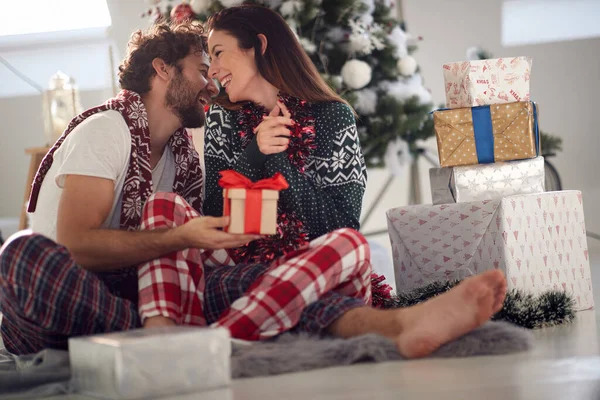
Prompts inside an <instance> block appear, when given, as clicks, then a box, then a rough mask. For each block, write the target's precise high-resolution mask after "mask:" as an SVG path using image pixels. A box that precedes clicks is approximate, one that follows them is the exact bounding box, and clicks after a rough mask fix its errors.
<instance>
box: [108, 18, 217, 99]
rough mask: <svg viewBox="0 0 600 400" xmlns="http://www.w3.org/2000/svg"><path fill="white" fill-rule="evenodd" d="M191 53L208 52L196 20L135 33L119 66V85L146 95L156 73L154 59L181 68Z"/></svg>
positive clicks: (157, 25)
mask: <svg viewBox="0 0 600 400" xmlns="http://www.w3.org/2000/svg"><path fill="white" fill-rule="evenodd" d="M192 51H194V52H195V51H203V52H205V53H208V44H207V39H206V35H205V34H204V28H203V27H202V25H201V24H200V23H199V22H197V21H188V22H182V23H160V24H156V25H153V26H152V27H151V28H150V29H148V30H147V31H145V32H144V31H141V30H138V31H135V32H134V33H133V34H132V35H131V38H130V39H129V43H128V45H127V56H126V57H125V59H124V60H123V62H121V65H119V84H120V85H121V88H122V89H126V90H131V91H134V92H136V93H138V94H146V93H148V92H149V91H150V79H151V78H152V77H153V76H154V75H155V74H156V71H155V70H154V68H153V67H152V60H154V59H155V58H160V59H161V60H163V61H164V62H165V63H167V64H168V65H174V66H177V67H178V68H180V67H179V65H178V61H179V60H181V59H183V58H185V57H186V56H187V55H189V54H190V53H191V52H192Z"/></svg>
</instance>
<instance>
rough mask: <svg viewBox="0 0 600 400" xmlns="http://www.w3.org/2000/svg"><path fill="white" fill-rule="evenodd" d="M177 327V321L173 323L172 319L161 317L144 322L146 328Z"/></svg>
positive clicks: (147, 319)
mask: <svg viewBox="0 0 600 400" xmlns="http://www.w3.org/2000/svg"><path fill="white" fill-rule="evenodd" d="M175 325H176V324H175V321H173V320H172V319H171V318H167V317H163V316H160V315H159V316H156V317H150V318H146V320H145V321H144V328H157V327H159V326H175Z"/></svg>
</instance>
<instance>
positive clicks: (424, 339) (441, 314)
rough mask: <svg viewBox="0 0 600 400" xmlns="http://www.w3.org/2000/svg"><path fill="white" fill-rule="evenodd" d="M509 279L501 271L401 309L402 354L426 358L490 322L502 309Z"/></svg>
mask: <svg viewBox="0 0 600 400" xmlns="http://www.w3.org/2000/svg"><path fill="white" fill-rule="evenodd" d="M505 296H506V279H505V278H504V274H503V273H502V272H501V271H499V270H493V271H487V272H484V273H482V274H480V275H477V276H473V277H471V278H468V279H465V280H464V281H463V282H462V283H460V284H459V285H458V286H456V287H455V288H453V289H451V290H449V291H448V292H447V293H444V294H441V295H439V296H437V297H435V298H433V299H431V300H429V301H426V302H424V303H422V304H418V305H416V306H413V307H408V308H404V309H401V310H397V312H398V316H399V317H400V321H401V326H402V331H401V333H400V334H399V335H398V336H397V337H396V344H397V346H398V350H399V351H400V353H401V354H402V355H403V356H405V357H408V358H417V357H424V356H427V355H429V354H431V353H433V352H434V351H435V350H437V349H438V348H439V347H440V346H442V345H444V344H446V343H448V342H450V341H452V340H455V339H457V338H459V337H461V336H463V335H465V334H466V333H468V332H470V331H472V330H473V329H475V328H477V327H478V326H480V325H481V324H483V323H484V322H486V321H488V320H489V319H490V318H491V317H492V316H493V315H494V314H495V313H497V312H498V311H500V310H501V309H502V304H503V302H504V297H505Z"/></svg>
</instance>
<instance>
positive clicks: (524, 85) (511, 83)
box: [443, 57, 531, 108]
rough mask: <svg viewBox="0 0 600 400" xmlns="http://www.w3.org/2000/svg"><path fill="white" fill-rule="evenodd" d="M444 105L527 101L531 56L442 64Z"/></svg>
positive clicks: (452, 106) (476, 104) (459, 105)
mask: <svg viewBox="0 0 600 400" xmlns="http://www.w3.org/2000/svg"><path fill="white" fill-rule="evenodd" d="M443 71H444V83H445V89H446V107H449V108H463V107H475V106H483V105H489V104H501V103H510V102H513V101H528V100H529V98H530V95H529V77H530V74H531V58H530V57H513V58H496V59H493V60H475V61H462V62H457V63H449V64H444V66H443Z"/></svg>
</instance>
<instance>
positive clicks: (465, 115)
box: [433, 101, 540, 167]
mask: <svg viewBox="0 0 600 400" xmlns="http://www.w3.org/2000/svg"><path fill="white" fill-rule="evenodd" d="M433 124H434V128H435V134H436V137H437V145H438V153H439V157H440V165H441V166H442V167H453V166H458V165H474V164H489V163H493V162H499V161H510V160H522V159H527V158H534V157H536V156H538V155H539V152H540V140H539V139H540V135H539V130H538V121H537V106H536V104H535V103H533V102H530V101H522V102H517V103H509V104H494V105H491V106H481V107H471V108H461V109H457V110H448V109H445V110H438V111H434V112H433Z"/></svg>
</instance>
